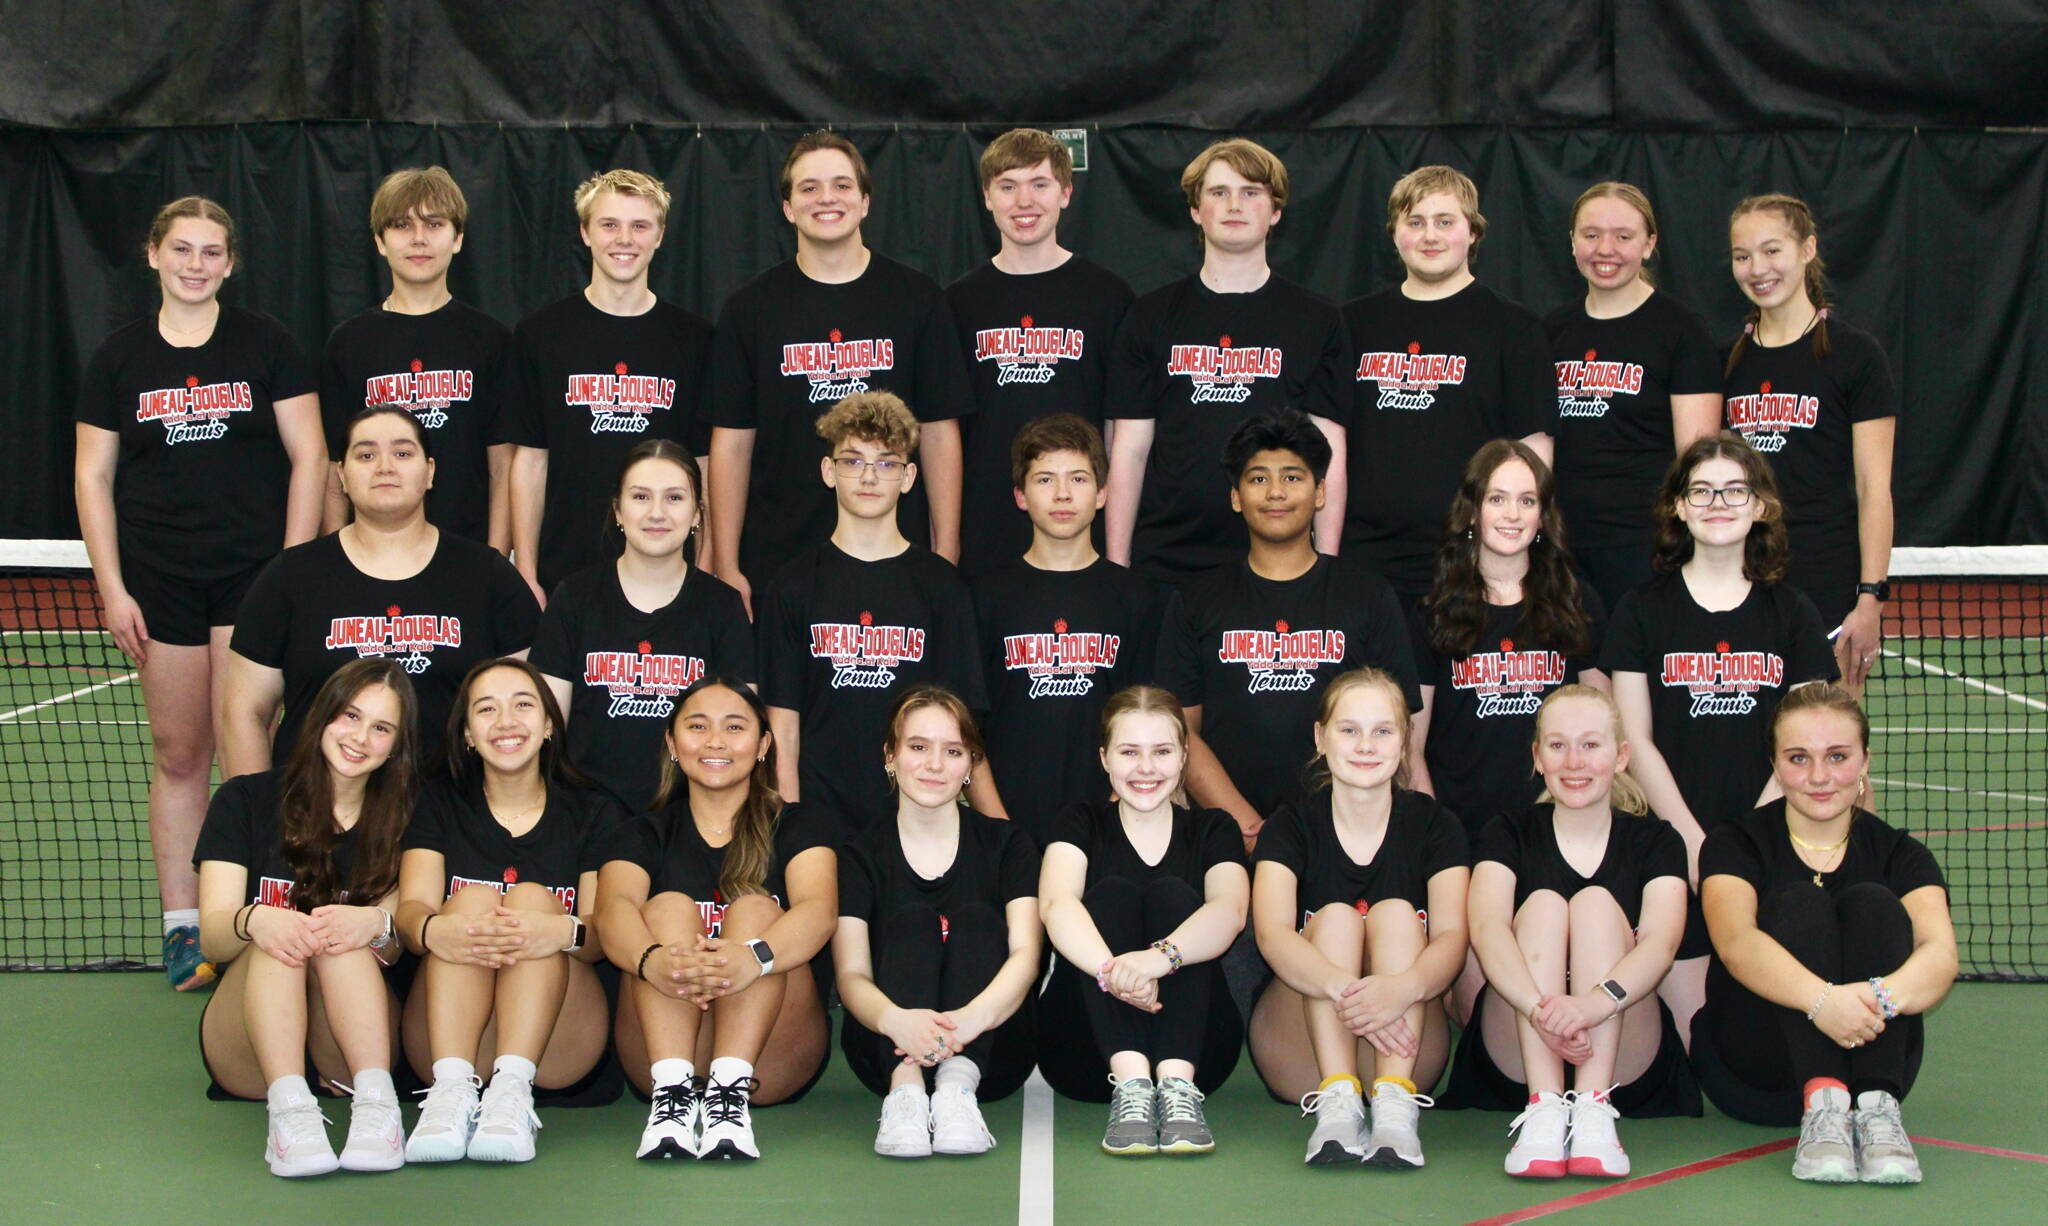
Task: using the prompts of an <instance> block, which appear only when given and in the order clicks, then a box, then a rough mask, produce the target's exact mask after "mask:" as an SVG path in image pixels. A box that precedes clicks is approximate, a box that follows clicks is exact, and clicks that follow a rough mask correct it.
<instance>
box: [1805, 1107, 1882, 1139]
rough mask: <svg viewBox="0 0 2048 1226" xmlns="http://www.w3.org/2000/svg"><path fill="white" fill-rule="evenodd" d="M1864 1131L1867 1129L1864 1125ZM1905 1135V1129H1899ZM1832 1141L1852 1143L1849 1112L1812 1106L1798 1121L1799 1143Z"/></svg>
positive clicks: (1835, 1108)
mask: <svg viewBox="0 0 2048 1226" xmlns="http://www.w3.org/2000/svg"><path fill="white" fill-rule="evenodd" d="M1865 1131H1868V1127H1867V1126H1866V1128H1865ZM1899 1135H1900V1136H1904V1135H1905V1129H1904V1128H1903V1127H1901V1128H1900V1129H1899ZM1830 1141H1832V1142H1834V1143H1835V1144H1837V1145H1844V1146H1848V1145H1853V1144H1854V1142H1853V1141H1852V1140H1851V1139H1850V1136H1849V1113H1848V1112H1847V1111H1844V1110H1842V1109H1840V1108H1839V1107H1812V1108H1809V1109H1808V1110H1807V1112H1806V1115H1805V1117H1804V1118H1802V1119H1801V1120H1800V1121H1799V1143H1800V1144H1801V1145H1807V1144H1810V1143H1814V1142H1830Z"/></svg>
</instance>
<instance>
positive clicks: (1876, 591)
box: [1856, 579, 1892, 601]
mask: <svg viewBox="0 0 2048 1226" xmlns="http://www.w3.org/2000/svg"><path fill="white" fill-rule="evenodd" d="M1856 594H1857V595H1858V596H1875V597H1877V598H1878V599H1879V600H1880V601H1885V600H1890V599H1891V598H1892V585H1891V580H1889V579H1880V580H1878V581H1877V582H1876V583H1859V584H1857V585H1856Z"/></svg>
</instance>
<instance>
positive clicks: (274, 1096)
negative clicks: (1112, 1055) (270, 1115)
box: [263, 1073, 313, 1111]
mask: <svg viewBox="0 0 2048 1226" xmlns="http://www.w3.org/2000/svg"><path fill="white" fill-rule="evenodd" d="M263 1098H264V1101H266V1102H267V1103H269V1104H270V1109H271V1110H272V1111H277V1110H281V1109H282V1108H285V1107H298V1106H302V1105H304V1104H306V1103H309V1102H311V1101H313V1088H312V1087H311V1086H309V1085H307V1084H306V1079H305V1078H304V1077H301V1076H299V1075H298V1074H296V1073H294V1074H292V1075H291V1076H289V1077H280V1078H278V1079H277V1080H276V1081H273V1082H271V1083H270V1088H269V1089H267V1090H265V1091H264V1092H263Z"/></svg>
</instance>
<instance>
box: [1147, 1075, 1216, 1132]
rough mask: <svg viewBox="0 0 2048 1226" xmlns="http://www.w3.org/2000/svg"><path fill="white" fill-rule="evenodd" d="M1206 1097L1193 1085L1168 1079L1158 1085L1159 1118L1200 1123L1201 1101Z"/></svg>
mask: <svg viewBox="0 0 2048 1226" xmlns="http://www.w3.org/2000/svg"><path fill="white" fill-rule="evenodd" d="M1204 1097H1206V1096H1205V1095H1204V1094H1203V1093H1202V1092H1201V1091H1200V1090H1197V1089H1196V1088H1195V1083H1194V1082H1192V1081H1186V1080H1183V1079H1182V1078H1179V1077H1169V1078H1168V1079H1166V1080H1165V1081H1162V1082H1160V1083H1159V1118H1160V1119H1161V1120H1162V1121H1168V1120H1171V1121H1175V1122H1183V1123H1191V1124H1199V1123H1202V1122H1203V1120H1202V1099H1203V1098H1204Z"/></svg>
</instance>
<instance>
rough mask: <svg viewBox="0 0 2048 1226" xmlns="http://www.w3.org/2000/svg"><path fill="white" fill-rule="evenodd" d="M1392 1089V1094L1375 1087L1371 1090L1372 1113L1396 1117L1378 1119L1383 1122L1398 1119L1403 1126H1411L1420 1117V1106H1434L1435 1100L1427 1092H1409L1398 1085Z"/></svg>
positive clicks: (1383, 1083) (1413, 1125)
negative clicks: (1381, 1091)
mask: <svg viewBox="0 0 2048 1226" xmlns="http://www.w3.org/2000/svg"><path fill="white" fill-rule="evenodd" d="M1380 1084H1381V1085H1388V1084H1391V1083H1389V1082H1381V1083H1380ZM1394 1091H1395V1092H1394V1093H1392V1094H1382V1093H1380V1091H1379V1089H1378V1088H1377V1087H1375V1088H1374V1090H1373V1093H1372V1109H1373V1112H1374V1114H1375V1115H1379V1116H1384V1115H1387V1114H1390V1113H1391V1114H1392V1115H1393V1116H1395V1117H1396V1118H1395V1119H1394V1120H1387V1119H1382V1120H1380V1122H1381V1123H1383V1124H1389V1123H1395V1122H1397V1121H1398V1122H1399V1123H1400V1124H1401V1125H1402V1126H1404V1127H1408V1128H1413V1127H1415V1123H1416V1121H1417V1120H1418V1119H1420V1118H1421V1115H1422V1108H1424V1107H1434V1106H1436V1100H1435V1099H1434V1098H1431V1097H1430V1096H1429V1095H1427V1094H1411V1093H1409V1092H1408V1091H1406V1090H1403V1089H1402V1088H1401V1087H1400V1086H1394Z"/></svg>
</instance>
